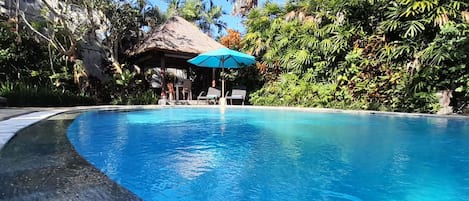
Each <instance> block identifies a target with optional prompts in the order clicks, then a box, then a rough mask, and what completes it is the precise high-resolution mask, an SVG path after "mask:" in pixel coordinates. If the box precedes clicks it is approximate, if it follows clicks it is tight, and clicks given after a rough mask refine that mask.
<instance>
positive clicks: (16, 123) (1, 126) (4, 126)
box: [0, 105, 469, 150]
mask: <svg viewBox="0 0 469 201" xmlns="http://www.w3.org/2000/svg"><path fill="white" fill-rule="evenodd" d="M225 107H226V108H250V109H270V110H285V111H287V110H288V111H300V112H322V113H345V114H363V115H389V116H402V117H440V118H458V119H468V120H469V116H462V115H437V114H423V113H402V112H382V111H369V110H340V109H328V108H301V107H274V106H236V105H235V106H232V105H227V106H225ZM157 108H222V107H220V106H218V105H168V106H163V105H122V106H116V105H104V106H77V107H63V108H31V109H30V110H28V108H25V114H13V115H12V116H11V117H8V114H4V113H2V109H0V113H2V114H3V116H6V120H2V121H0V150H1V149H2V148H3V146H4V145H5V144H7V143H8V141H9V140H10V139H11V138H12V137H13V136H14V135H15V134H16V133H17V132H18V131H20V130H21V129H23V128H26V127H28V126H30V125H33V124H35V123H37V122H39V121H41V120H43V119H46V118H49V117H51V116H54V115H57V114H60V113H64V112H72V111H86V110H134V109H157ZM38 110H39V111H38ZM28 111H29V112H28Z"/></svg>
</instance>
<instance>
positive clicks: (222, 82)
mask: <svg viewBox="0 0 469 201" xmlns="http://www.w3.org/2000/svg"><path fill="white" fill-rule="evenodd" d="M221 72H222V74H221V98H220V105H221V106H225V105H226V99H225V58H222V59H221Z"/></svg>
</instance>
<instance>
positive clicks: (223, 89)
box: [221, 67, 225, 98]
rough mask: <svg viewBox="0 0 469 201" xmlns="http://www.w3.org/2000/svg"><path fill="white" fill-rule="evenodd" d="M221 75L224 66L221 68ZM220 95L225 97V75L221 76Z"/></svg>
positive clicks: (223, 71)
mask: <svg viewBox="0 0 469 201" xmlns="http://www.w3.org/2000/svg"><path fill="white" fill-rule="evenodd" d="M221 72H222V75H224V73H225V68H223V67H222V68H221ZM221 97H223V98H225V77H224V76H223V77H222V78H221Z"/></svg>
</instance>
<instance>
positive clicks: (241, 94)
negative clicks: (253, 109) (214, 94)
mask: <svg viewBox="0 0 469 201" xmlns="http://www.w3.org/2000/svg"><path fill="white" fill-rule="evenodd" d="M225 98H226V100H230V104H231V105H233V99H234V100H241V103H242V104H243V105H244V100H245V99H246V89H233V90H231V95H229V92H227V93H226V97H225Z"/></svg>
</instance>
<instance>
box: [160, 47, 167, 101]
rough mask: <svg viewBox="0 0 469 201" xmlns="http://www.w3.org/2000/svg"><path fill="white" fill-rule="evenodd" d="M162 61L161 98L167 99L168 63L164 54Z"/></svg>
mask: <svg viewBox="0 0 469 201" xmlns="http://www.w3.org/2000/svg"><path fill="white" fill-rule="evenodd" d="M160 61H161V99H166V90H165V86H166V80H165V79H166V76H165V75H166V63H165V56H164V54H163V55H161V56H160Z"/></svg>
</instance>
